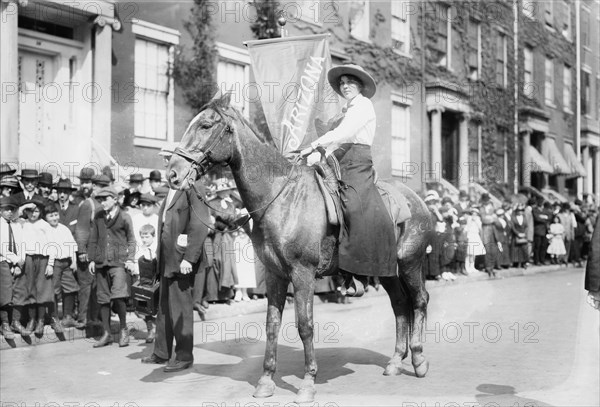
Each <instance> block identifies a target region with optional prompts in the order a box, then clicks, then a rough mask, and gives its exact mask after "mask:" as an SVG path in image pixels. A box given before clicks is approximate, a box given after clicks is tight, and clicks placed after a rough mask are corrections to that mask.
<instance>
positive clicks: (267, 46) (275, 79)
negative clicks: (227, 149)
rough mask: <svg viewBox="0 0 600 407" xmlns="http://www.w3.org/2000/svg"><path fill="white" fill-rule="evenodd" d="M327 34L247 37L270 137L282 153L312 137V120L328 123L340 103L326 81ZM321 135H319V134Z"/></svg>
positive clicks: (314, 135)
mask: <svg viewBox="0 0 600 407" xmlns="http://www.w3.org/2000/svg"><path fill="white" fill-rule="evenodd" d="M327 37H328V34H323V35H309V36H299V37H286V38H277V39H271V40H258V41H248V42H246V45H247V46H248V52H249V54H250V61H251V64H252V70H253V72H254V80H255V83H256V86H257V89H258V95H257V98H258V97H260V101H261V105H262V107H263V110H264V113H265V117H266V119H267V123H268V126H269V130H270V131H271V136H272V137H273V140H274V141H275V144H276V145H277V148H279V150H280V151H281V153H282V154H284V155H286V154H287V153H289V152H290V151H294V150H298V149H302V148H304V147H306V146H308V145H309V144H310V143H311V142H312V141H314V140H316V139H317V137H318V135H317V129H316V127H315V120H320V121H322V122H328V121H329V120H330V119H331V118H332V117H334V116H335V115H336V114H338V113H339V112H340V110H341V107H342V103H341V100H340V98H339V97H338V95H337V94H336V93H335V92H334V91H333V89H332V88H331V86H330V85H329V82H328V81H327V72H328V71H329V69H330V68H331V55H330V54H329V42H328V39H327ZM319 135H321V134H319Z"/></svg>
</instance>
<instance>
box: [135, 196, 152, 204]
mask: <svg viewBox="0 0 600 407" xmlns="http://www.w3.org/2000/svg"><path fill="white" fill-rule="evenodd" d="M142 203H147V204H150V205H155V204H156V197H155V196H154V195H151V194H142V195H141V196H140V198H139V199H138V204H142Z"/></svg>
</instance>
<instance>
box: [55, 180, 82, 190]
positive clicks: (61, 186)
mask: <svg viewBox="0 0 600 407" xmlns="http://www.w3.org/2000/svg"><path fill="white" fill-rule="evenodd" d="M54 188H55V189H56V190H57V191H64V190H69V191H75V190H76V189H77V188H74V187H73V185H72V184H71V180H70V179H68V178H61V179H59V180H58V182H57V183H56V184H55V185H54Z"/></svg>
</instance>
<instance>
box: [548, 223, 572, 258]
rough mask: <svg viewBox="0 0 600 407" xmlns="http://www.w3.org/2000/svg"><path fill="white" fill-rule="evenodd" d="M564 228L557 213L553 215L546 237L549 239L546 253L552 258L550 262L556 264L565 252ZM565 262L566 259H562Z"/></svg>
mask: <svg viewBox="0 0 600 407" xmlns="http://www.w3.org/2000/svg"><path fill="white" fill-rule="evenodd" d="M564 235H565V228H564V227H563V225H562V224H561V223H560V218H559V217H558V215H555V216H554V217H553V218H552V224H551V225H550V231H549V233H548V238H549V239H550V245H549V246H548V250H547V252H548V254H549V255H550V258H551V259H552V264H558V263H559V262H560V259H561V258H563V259H564V256H565V255H566V254H567V250H566V248H565V242H564ZM563 261H564V263H565V264H566V263H567V261H566V260H563Z"/></svg>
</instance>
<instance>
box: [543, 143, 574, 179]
mask: <svg viewBox="0 0 600 407" xmlns="http://www.w3.org/2000/svg"><path fill="white" fill-rule="evenodd" d="M542 155H543V156H544V158H545V159H546V161H548V162H549V163H550V165H551V166H552V168H553V169H554V171H552V173H553V174H563V175H564V174H571V166H570V165H569V163H567V160H565V158H564V157H563V156H562V154H561V153H560V151H559V149H558V147H557V146H556V142H555V141H554V139H551V138H548V137H546V138H545V139H544V141H543V142H542Z"/></svg>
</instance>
